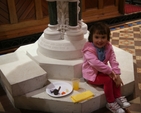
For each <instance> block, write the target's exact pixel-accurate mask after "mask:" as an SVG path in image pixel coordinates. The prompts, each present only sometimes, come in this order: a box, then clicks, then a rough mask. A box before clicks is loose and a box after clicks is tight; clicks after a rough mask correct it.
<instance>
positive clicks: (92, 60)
mask: <svg viewBox="0 0 141 113" xmlns="http://www.w3.org/2000/svg"><path fill="white" fill-rule="evenodd" d="M84 57H85V58H86V60H87V62H88V63H89V65H91V66H92V67H93V68H95V69H96V70H97V71H99V72H102V73H105V74H108V75H109V74H111V72H112V69H111V68H110V66H108V65H106V64H104V63H103V62H101V61H100V60H99V59H98V58H97V56H96V54H95V53H94V52H91V51H86V52H85V53H84Z"/></svg>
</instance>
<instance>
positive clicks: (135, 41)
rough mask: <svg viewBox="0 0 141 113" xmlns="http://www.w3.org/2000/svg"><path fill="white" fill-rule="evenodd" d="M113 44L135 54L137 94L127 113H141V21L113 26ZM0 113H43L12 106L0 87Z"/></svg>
mask: <svg viewBox="0 0 141 113" xmlns="http://www.w3.org/2000/svg"><path fill="white" fill-rule="evenodd" d="M110 28H111V37H112V39H111V43H112V44H113V45H115V46H117V47H119V48H121V49H123V50H125V51H128V52H129V53H131V54H133V59H134V66H135V79H136V80H135V83H136V84H135V86H136V87H135V93H134V94H133V95H131V96H129V97H128V100H130V99H131V98H132V100H131V101H130V102H131V103H132V104H131V107H129V108H128V110H127V113H141V102H140V98H139V96H141V91H140V90H139V88H138V83H139V82H140V83H141V19H140V20H136V21H132V22H129V23H123V24H120V25H117V26H111V27H110ZM0 113H43V112H39V111H29V110H19V109H16V108H14V107H13V106H12V104H11V103H10V101H9V99H8V98H7V96H6V94H5V92H4V90H3V89H2V87H1V86H0ZM93 113H111V112H110V111H109V110H107V109H106V108H102V109H100V110H98V111H95V112H93Z"/></svg>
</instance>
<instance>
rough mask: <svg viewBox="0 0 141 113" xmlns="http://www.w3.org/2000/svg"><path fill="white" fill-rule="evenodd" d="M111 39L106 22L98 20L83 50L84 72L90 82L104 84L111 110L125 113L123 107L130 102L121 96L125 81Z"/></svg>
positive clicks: (108, 105)
mask: <svg viewBox="0 0 141 113" xmlns="http://www.w3.org/2000/svg"><path fill="white" fill-rule="evenodd" d="M109 41H110V29H109V27H108V26H107V25H106V24H105V23H102V22H98V23H95V24H94V25H93V26H92V27H91V28H90V34H89V37H88V42H87V43H86V44H85V45H84V48H83V50H82V52H83V57H84V62H83V65H82V73H83V77H84V79H85V80H86V81H87V82H88V83H89V84H94V85H103V88H104V92H105V96H106V100H107V102H108V103H107V105H106V107H107V108H108V109H109V110H110V111H112V112H113V113H125V111H124V110H123V109H122V108H126V107H129V106H130V103H128V102H127V100H126V98H125V97H124V96H121V85H123V82H122V80H121V78H120V74H121V73H120V69H119V67H118V66H119V64H118V62H117V61H116V56H115V53H114V50H113V47H112V45H111V44H110V42H109ZM108 62H109V64H110V66H109V65H108Z"/></svg>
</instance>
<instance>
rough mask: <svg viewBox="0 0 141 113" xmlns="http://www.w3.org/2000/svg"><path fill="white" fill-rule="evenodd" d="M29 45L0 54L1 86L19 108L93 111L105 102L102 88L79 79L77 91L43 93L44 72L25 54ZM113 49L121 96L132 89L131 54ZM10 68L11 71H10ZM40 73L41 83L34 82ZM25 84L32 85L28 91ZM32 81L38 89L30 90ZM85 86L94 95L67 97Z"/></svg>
mask: <svg viewBox="0 0 141 113" xmlns="http://www.w3.org/2000/svg"><path fill="white" fill-rule="evenodd" d="M31 46H33V45H31ZM31 46H28V47H26V46H24V47H21V48H20V49H18V50H17V51H16V52H15V53H11V54H7V55H4V56H1V57H0V69H1V74H0V79H1V83H2V85H3V87H5V91H6V92H7V95H8V97H9V99H10V100H11V102H12V103H13V105H14V106H15V107H17V108H23V109H32V110H40V111H46V112H52V113H72V112H74V113H91V112H92V111H95V110H97V109H99V108H102V107H103V106H105V104H106V99H105V96H104V92H103V89H102V88H100V87H96V86H90V85H88V84H87V83H86V82H81V83H80V87H81V89H80V90H78V91H73V92H72V93H71V94H70V95H67V96H65V97H61V98H53V97H50V96H49V95H48V94H47V93H46V86H45V87H43V88H41V87H42V86H43V84H45V81H46V79H45V75H46V72H45V71H44V70H42V68H40V66H38V65H37V64H36V63H35V62H34V61H32V60H31V59H30V58H29V57H28V56H26V54H25V53H26V51H27V50H29V48H30V47H31ZM114 49H115V53H116V55H117V60H118V61H119V64H120V68H121V73H122V74H121V78H122V80H123V82H124V86H122V94H123V95H125V96H128V95H130V94H132V93H133V92H134V67H133V57H132V55H131V54H130V53H127V52H125V51H123V50H121V49H119V48H117V47H114ZM23 51H24V52H23ZM33 52H35V51H33ZM22 53H23V54H22ZM32 55H33V54H32ZM34 55H35V54H34ZM34 58H37V59H38V58H39V57H38V56H36V55H35V56H34ZM40 60H43V59H40ZM29 62H31V65H27V64H29ZM28 66H29V67H30V68H31V67H32V68H31V69H30V70H29V71H28V74H24V73H21V72H26V71H27V69H29V68H27V67H28ZM10 67H11V68H10ZM8 69H9V70H8ZM38 69H39V70H38ZM12 72H14V73H13V74H11V73H12ZM15 73H16V74H15ZM30 74H31V75H30ZM66 74H67V73H66ZM15 75H16V76H15ZM27 75H30V76H27ZM19 76H20V77H19ZM40 76H41V78H42V79H40V80H41V81H43V83H42V82H41V81H40V82H39V83H40V84H37V83H38V82H35V81H36V77H37V78H38V77H40ZM13 78H14V79H13ZM44 79H45V80H44ZM30 80H31V81H30ZM7 81H8V82H7ZM11 81H14V82H11ZM32 81H33V82H32ZM49 81H51V82H52V81H56V80H55V79H49ZM63 81H66V82H68V83H70V84H71V81H69V80H63ZM23 82H25V83H26V84H24V85H23V84H22V83H23ZM13 83H14V84H13ZM19 84H20V87H21V88H23V89H20V88H19ZM29 84H31V85H33V86H32V88H30V89H32V91H27V89H28V88H29ZM13 85H14V86H15V87H16V90H17V92H16V91H15V93H14V94H16V96H15V95H13V92H12V91H13V90H12V89H13ZM36 85H37V86H39V87H40V89H38V90H37V87H36V90H35V89H34V91H33V88H34V86H36ZM18 90H22V91H24V93H26V94H24V95H21V94H22V93H19V91H18ZM86 90H90V91H92V92H93V93H94V94H95V96H94V97H93V98H91V99H90V100H85V101H83V102H79V103H73V102H72V100H71V99H70V96H71V95H74V94H77V93H81V92H83V91H86ZM28 92H29V93H28ZM17 95H19V96H17Z"/></svg>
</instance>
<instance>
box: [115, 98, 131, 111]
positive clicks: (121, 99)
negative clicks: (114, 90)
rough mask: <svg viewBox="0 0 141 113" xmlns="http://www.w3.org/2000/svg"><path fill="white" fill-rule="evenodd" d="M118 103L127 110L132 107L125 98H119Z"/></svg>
mask: <svg viewBox="0 0 141 113" xmlns="http://www.w3.org/2000/svg"><path fill="white" fill-rule="evenodd" d="M116 101H117V103H118V104H119V105H120V106H121V107H122V108H127V107H129V106H130V103H129V102H127V99H126V98H125V96H122V97H119V98H117V99H116Z"/></svg>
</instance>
